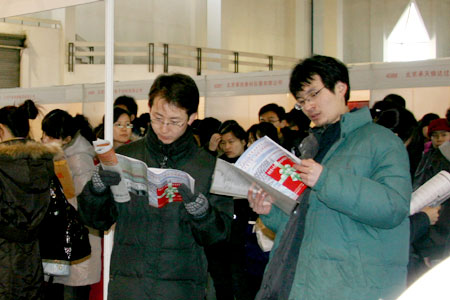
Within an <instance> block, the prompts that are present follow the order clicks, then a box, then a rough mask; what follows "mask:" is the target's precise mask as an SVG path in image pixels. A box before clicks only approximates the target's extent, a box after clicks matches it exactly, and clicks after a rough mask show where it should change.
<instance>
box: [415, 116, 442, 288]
mask: <svg viewBox="0 0 450 300" xmlns="http://www.w3.org/2000/svg"><path fill="white" fill-rule="evenodd" d="M428 136H429V137H431V144H432V148H431V149H430V151H428V152H426V153H425V154H424V155H423V157H422V160H421V161H420V163H419V166H418V167H417V170H416V173H415V175H414V179H413V190H416V189H418V188H419V187H420V186H421V185H422V184H424V183H425V182H427V181H428V180H429V179H430V178H431V177H433V176H434V175H436V174H437V173H439V172H440V171H442V170H446V171H447V172H450V142H449V141H450V126H449V124H448V121H447V119H436V120H433V121H431V122H430V125H429V126H428ZM410 221H411V235H410V237H411V249H410V260H409V264H408V283H409V284H411V283H413V282H414V281H415V280H416V279H417V278H419V277H420V275H422V274H423V273H425V272H426V271H428V270H429V269H430V268H431V267H433V266H434V265H436V264H437V263H438V262H440V261H441V260H442V259H443V258H445V257H447V256H448V255H449V254H450V201H448V200H446V201H445V202H444V203H442V204H441V205H440V206H437V207H425V208H424V209H423V210H422V211H421V212H419V213H416V214H414V215H412V216H410Z"/></svg>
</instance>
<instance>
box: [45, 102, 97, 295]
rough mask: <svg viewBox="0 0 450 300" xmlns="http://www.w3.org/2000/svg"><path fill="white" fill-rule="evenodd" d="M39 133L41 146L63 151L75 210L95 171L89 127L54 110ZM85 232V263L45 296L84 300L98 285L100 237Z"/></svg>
mask: <svg viewBox="0 0 450 300" xmlns="http://www.w3.org/2000/svg"><path fill="white" fill-rule="evenodd" d="M42 132H43V133H42V139H41V140H42V142H43V143H52V142H53V143H58V144H60V145H61V147H62V149H63V151H64V155H65V159H66V160H67V164H68V166H69V169H70V172H71V175H72V181H73V184H74V189H75V196H74V197H72V198H69V199H68V201H69V202H70V203H71V204H72V205H73V206H74V207H75V208H77V206H78V205H77V198H76V196H77V195H79V194H80V193H81V191H82V190H83V187H84V185H85V184H86V182H88V181H89V180H90V179H91V177H92V173H93V172H94V169H95V165H94V157H95V152H94V148H93V146H92V141H93V140H94V139H95V135H94V133H93V131H92V127H91V126H90V125H89V122H88V121H87V119H86V118H85V117H84V116H82V115H77V116H75V117H72V116H71V115H70V114H69V113H68V112H66V111H64V110H60V109H55V110H52V111H51V112H49V113H48V114H47V115H46V116H45V117H44V119H43V120H42ZM88 229H89V242H90V244H91V255H90V256H89V257H88V258H87V259H83V260H82V261H77V262H75V263H72V265H71V266H70V275H69V276H59V277H58V276H57V277H55V278H54V281H53V282H54V284H53V285H51V288H49V290H50V294H51V295H49V296H51V297H55V296H57V299H79V300H88V299H89V293H90V286H91V285H92V284H94V283H97V282H99V281H100V275H101V237H100V234H99V231H98V230H95V229H92V228H89V227H88ZM63 290H64V291H63ZM62 293H64V298H62Z"/></svg>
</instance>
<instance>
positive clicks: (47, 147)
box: [0, 138, 62, 159]
mask: <svg viewBox="0 0 450 300" xmlns="http://www.w3.org/2000/svg"><path fill="white" fill-rule="evenodd" d="M61 153H62V150H61V148H60V147H58V146H56V145H54V144H41V143H37V142H35V141H33V140H29V139H23V138H22V139H14V140H9V141H6V142H3V143H0V156H2V157H10V158H12V159H19V158H25V157H30V158H32V159H39V158H44V157H45V158H53V157H54V156H56V155H61Z"/></svg>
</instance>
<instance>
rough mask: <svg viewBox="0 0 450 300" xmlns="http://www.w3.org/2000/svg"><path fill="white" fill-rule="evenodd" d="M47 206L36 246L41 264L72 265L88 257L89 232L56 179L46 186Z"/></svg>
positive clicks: (89, 250) (89, 246)
mask: <svg viewBox="0 0 450 300" xmlns="http://www.w3.org/2000/svg"><path fill="white" fill-rule="evenodd" d="M50 198H51V201H50V205H49V207H48V210H47V215H46V216H45V218H44V220H43V221H42V224H41V228H40V233H39V246H40V251H41V257H42V260H44V261H46V260H47V261H49V260H50V261H54V260H56V261H62V262H67V263H69V262H73V261H76V260H80V259H82V258H85V257H87V256H89V255H90V254H91V245H90V243H89V230H88V229H87V228H86V227H85V226H84V225H83V223H82V222H81V219H80V215H79V214H78V211H77V210H76V209H75V208H74V207H73V206H72V205H71V204H70V203H69V202H68V201H67V199H66V196H64V192H63V190H62V187H61V184H60V182H59V180H58V178H57V177H56V176H55V177H54V178H53V179H52V180H51V183H50Z"/></svg>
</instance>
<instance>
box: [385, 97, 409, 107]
mask: <svg viewBox="0 0 450 300" xmlns="http://www.w3.org/2000/svg"><path fill="white" fill-rule="evenodd" d="M383 101H386V102H391V103H393V104H395V105H397V106H401V107H403V108H406V101H405V99H404V98H403V97H402V96H400V95H397V94H389V95H387V96H385V97H384V98H383Z"/></svg>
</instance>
